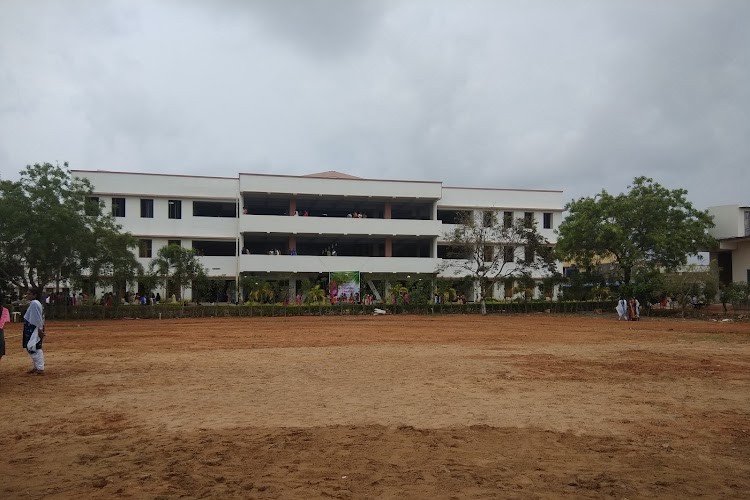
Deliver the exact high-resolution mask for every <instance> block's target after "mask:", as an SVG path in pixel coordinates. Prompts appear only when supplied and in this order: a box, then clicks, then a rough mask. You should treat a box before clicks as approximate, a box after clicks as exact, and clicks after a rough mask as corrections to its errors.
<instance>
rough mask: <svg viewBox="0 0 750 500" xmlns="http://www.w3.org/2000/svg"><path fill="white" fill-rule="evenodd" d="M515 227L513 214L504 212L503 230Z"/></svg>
mask: <svg viewBox="0 0 750 500" xmlns="http://www.w3.org/2000/svg"><path fill="white" fill-rule="evenodd" d="M511 227H513V212H503V228H504V229H510V228H511Z"/></svg>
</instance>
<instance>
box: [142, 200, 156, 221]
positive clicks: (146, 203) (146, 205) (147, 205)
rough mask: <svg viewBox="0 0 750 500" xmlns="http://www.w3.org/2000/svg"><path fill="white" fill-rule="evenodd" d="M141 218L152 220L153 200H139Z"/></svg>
mask: <svg viewBox="0 0 750 500" xmlns="http://www.w3.org/2000/svg"><path fill="white" fill-rule="evenodd" d="M141 218H142V219H153V218H154V200H151V199H141Z"/></svg>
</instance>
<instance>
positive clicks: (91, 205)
mask: <svg viewBox="0 0 750 500" xmlns="http://www.w3.org/2000/svg"><path fill="white" fill-rule="evenodd" d="M83 210H84V212H85V213H86V215H99V197H98V196H89V197H88V199H87V200H86V204H85V205H84V207H83Z"/></svg>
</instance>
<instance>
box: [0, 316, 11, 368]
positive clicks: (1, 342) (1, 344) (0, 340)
mask: <svg viewBox="0 0 750 500" xmlns="http://www.w3.org/2000/svg"><path fill="white" fill-rule="evenodd" d="M8 321H10V313H9V312H8V309H7V308H6V307H3V305H2V304H0V359H3V356H5V331H4V330H3V329H4V328H5V323H7V322H8Z"/></svg>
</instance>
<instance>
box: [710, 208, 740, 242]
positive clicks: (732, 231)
mask: <svg viewBox="0 0 750 500" xmlns="http://www.w3.org/2000/svg"><path fill="white" fill-rule="evenodd" d="M708 213H709V214H711V215H713V217H714V224H715V227H713V228H712V229H710V230H709V231H708V233H709V234H710V235H711V236H713V237H714V238H717V239H721V238H737V237H739V236H744V235H745V227H744V224H745V221H744V219H743V215H744V214H743V212H742V211H741V210H740V207H739V205H721V206H717V207H708Z"/></svg>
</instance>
